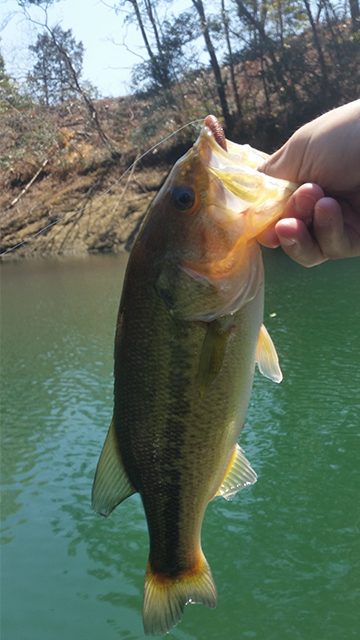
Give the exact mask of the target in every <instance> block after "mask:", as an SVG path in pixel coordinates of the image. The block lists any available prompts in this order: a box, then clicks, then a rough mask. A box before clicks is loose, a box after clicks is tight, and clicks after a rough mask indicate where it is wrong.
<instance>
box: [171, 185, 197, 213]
mask: <svg viewBox="0 0 360 640" xmlns="http://www.w3.org/2000/svg"><path fill="white" fill-rule="evenodd" d="M171 198H172V201H173V203H174V204H175V207H176V208H177V209H179V210H180V211H187V210H188V209H191V207H192V206H193V204H194V202H195V193H194V190H193V189H192V188H191V187H186V186H183V185H181V186H179V187H174V189H173V190H172V194H171Z"/></svg>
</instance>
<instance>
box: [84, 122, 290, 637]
mask: <svg viewBox="0 0 360 640" xmlns="http://www.w3.org/2000/svg"><path fill="white" fill-rule="evenodd" d="M212 123H213V120H211V119H210V120H208V125H205V126H204V128H203V130H202V132H201V134H200V137H199V139H198V141H197V143H196V144H195V145H194V147H193V148H192V149H191V150H190V151H189V152H188V153H187V154H186V155H185V157H184V158H183V159H181V160H180V161H179V162H178V163H177V164H176V165H175V167H174V169H173V170H172V172H171V173H170V175H169V177H168V179H167V181H166V182H165V184H164V186H163V187H162V190H161V191H160V192H159V194H158V196H157V197H156V198H155V200H154V202H153V204H152V205H151V206H150V209H149V212H148V214H147V216H146V219H145V223H144V225H143V228H142V231H141V232H140V235H139V237H138V239H137V241H136V243H135V246H134V248H133V250H132V252H131V256H130V258H129V263H128V267H127V273H126V277H125V282H124V287H123V292H122V298H121V303H120V308H119V315H118V325H117V331H116V337H115V368H114V378H115V385H114V414H113V420H112V424H111V427H110V430H109V433H108V436H107V439H106V441H105V444H104V448H103V452H102V454H101V456H100V460H99V464H98V468H97V472H96V477H95V482H94V488H93V506H94V508H95V509H96V510H97V511H99V512H101V513H102V514H103V515H108V514H109V513H110V512H111V511H112V509H113V508H114V507H115V506H116V505H117V504H119V503H120V502H121V501H122V500H124V499H125V498H126V497H128V496H129V495H131V494H132V493H134V492H135V491H138V492H139V493H140V495H141V498H142V502H143V505H144V510H145V514H146V518H147V523H148V529H149V538H150V553H149V562H148V567H147V571H146V578H145V595H144V611H143V618H144V628H145V632H146V633H156V634H158V633H165V632H166V631H168V630H169V629H170V628H171V627H172V626H173V625H174V624H176V623H177V622H178V621H179V619H180V618H181V615H182V611H183V608H184V605H185V604H186V603H188V602H202V603H204V604H206V605H208V606H210V607H213V606H215V604H216V590H215V586H214V583H213V579H212V576H211V571H210V569H209V566H208V564H207V561H206V559H205V556H204V554H203V552H202V549H201V526H202V521H203V517H204V513H205V510H206V507H207V505H208V502H209V501H210V500H211V499H212V498H213V497H214V496H215V495H216V494H219V495H224V496H225V497H227V496H230V495H232V494H234V493H235V492H236V491H237V490H238V489H240V488H241V487H242V486H246V485H247V484H251V483H252V482H254V481H255V480H256V474H255V473H254V471H253V470H252V469H251V466H250V465H249V463H248V461H247V460H246V458H245V456H244V455H243V453H242V451H241V449H239V447H238V445H237V444H236V443H237V438H238V436H239V433H240V431H241V428H242V426H243V423H244V420H245V415H246V410H247V406H248V402H249V399H250V394H251V387H252V381H253V374H254V367H255V359H256V358H257V359H258V361H259V367H260V370H261V371H262V372H263V373H265V375H268V376H269V377H271V378H272V379H274V380H276V381H279V380H280V379H281V373H280V370H279V367H278V362H277V357H276V352H275V349H274V347H273V345H272V343H271V340H270V338H269V336H268V334H267V332H266V330H265V329H264V328H263V327H262V317H263V269H262V262H261V253H260V249H259V247H258V245H257V243H256V239H255V235H256V232H257V231H258V230H259V228H260V231H261V230H262V229H263V228H264V219H263V217H260V216H258V212H257V210H256V204H255V205H254V194H253V193H251V194H250V195H251V198H250V200H251V204H249V202H248V201H247V200H246V197H247V196H246V194H247V193H248V192H249V176H248V174H246V176H245V178H246V179H244V180H245V182H244V184H245V191H244V193H245V195H244V193H242V191H241V189H242V183H241V181H240V186H239V184H238V183H239V180H240V179H239V175H238V174H239V171H238V166H239V163H240V164H241V163H242V164H244V152H243V149H241V157H240V160H239V157H237V156H236V155H235V160H234V157H233V156H234V147H237V146H238V145H234V143H228V144H226V143H225V142H223V141H222V138H221V136H220V134H219V131H218V129H217V131H216V136H214V134H213V131H212V126H213V125H212ZM217 141H218V142H220V143H221V146H219V144H218V142H217ZM227 148H228V149H229V151H227V150H226V149H227ZM250 149H251V148H250ZM252 152H253V154H252ZM254 153H255V155H256V152H254V150H252V151H251V152H248V154H247V157H248V156H249V157H250V160H249V165H250V166H247V170H248V172H250V178H251V175H252V172H255V175H254V181H255V183H256V186H257V188H258V184H259V176H258V172H256V169H254V168H253V167H252V166H251V163H253V164H254V163H255V162H256V160H255V159H254V158H253V155H254ZM261 159H262V157H261ZM258 160H259V157H258ZM224 163H225V165H224ZM226 163H227V164H226ZM231 163H233V165H234V167H235V168H233V173H231V170H230V169H231V168H232V164H231ZM259 163H260V160H259ZM229 166H230V168H229ZM264 180H266V177H264ZM282 182H283V181H280V183H279V184H274V182H273V181H272V182H271V184H270V185H269V186H268V197H269V200H271V198H272V200H271V202H270V205H269V213H268V216H267V223H268V224H269V223H270V222H271V221H273V220H274V216H276V215H278V216H279V215H280V214H279V212H280V211H281V208H280V204H281V202H284V201H285V200H286V198H287V197H288V196H289V194H290V193H291V192H292V190H293V188H294V187H293V186H292V185H289V184H288V183H286V184H285V183H284V184H283V183H282ZM250 183H251V180H250ZM234 185H235V186H234ZM275 187H277V190H276V189H275ZM239 192H240V196H239ZM274 192H276V194H275V196H276V197H275V196H274ZM269 194H270V195H269ZM270 196H271V197H270ZM259 197H260V203H259V206H261V207H262V208H264V203H263V201H264V199H263V196H262V194H261V193H260V196H259ZM261 198H262V200H261ZM274 198H275V204H274V202H273V200H274ZM255 200H256V199H255ZM214 203H215V204H216V207H214ZM279 203H280V204H279ZM265 217H266V216H265ZM269 221H270V222H269Z"/></svg>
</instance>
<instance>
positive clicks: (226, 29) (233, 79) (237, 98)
mask: <svg viewBox="0 0 360 640" xmlns="http://www.w3.org/2000/svg"><path fill="white" fill-rule="evenodd" d="M221 16H222V21H223V25H224V32H225V40H226V44H227V48H228V54H229V69H230V78H231V86H232V90H233V94H234V100H235V104H236V111H237V115H238V118H239V120H241V119H242V108H241V101H240V96H239V92H238V88H237V84H236V77H235V68H234V57H233V53H232V48H231V40H230V33H229V19H228V16H227V13H226V9H225V0H221Z"/></svg>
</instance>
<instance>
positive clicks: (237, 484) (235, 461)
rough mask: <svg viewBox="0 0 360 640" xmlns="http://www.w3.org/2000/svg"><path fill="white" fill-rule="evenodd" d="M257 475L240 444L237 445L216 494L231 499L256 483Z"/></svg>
mask: <svg viewBox="0 0 360 640" xmlns="http://www.w3.org/2000/svg"><path fill="white" fill-rule="evenodd" d="M256 480H257V475H256V473H255V471H254V469H253V468H252V466H251V464H250V462H249V461H248V460H247V459H246V457H245V454H244V452H243V450H242V448H241V447H239V445H238V444H236V445H235V447H234V451H233V455H232V456H231V459H230V462H229V464H228V467H227V469H226V473H225V477H224V480H223V481H222V483H221V486H220V488H219V489H218V491H217V493H216V496H222V497H223V498H226V500H231V498H233V496H234V495H235V493H237V492H238V491H240V489H243V488H244V487H247V486H248V485H249V484H254V482H256Z"/></svg>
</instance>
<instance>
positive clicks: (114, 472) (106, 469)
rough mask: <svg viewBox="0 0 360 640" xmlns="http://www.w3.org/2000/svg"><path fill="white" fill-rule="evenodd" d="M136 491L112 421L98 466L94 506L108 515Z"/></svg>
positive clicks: (96, 509)
mask: <svg viewBox="0 0 360 640" xmlns="http://www.w3.org/2000/svg"><path fill="white" fill-rule="evenodd" d="M135 492H136V489H134V487H133V486H132V484H131V482H130V480H129V478H128V476H127V473H126V471H125V469H124V465H123V461H122V459H121V454H120V451H119V447H118V444H117V439H116V433H115V426H114V421H112V423H111V425H110V429H109V431H108V434H107V436H106V439H105V442H104V446H103V449H102V451H101V454H100V458H99V462H98V465H97V468H96V473H95V479H94V484H93V489H92V502H91V504H92V508H93V509H94V511H96V512H97V513H100V514H101V515H102V516H108V515H109V514H110V513H111V512H112V510H113V509H115V507H117V505H118V504H120V502H122V501H123V500H125V498H128V497H129V496H131V495H132V494H133V493H135Z"/></svg>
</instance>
